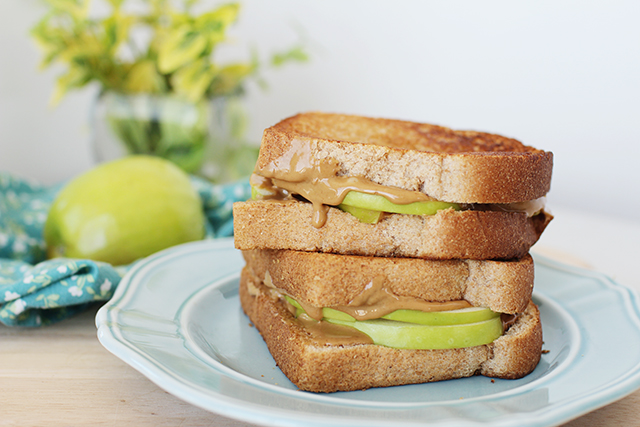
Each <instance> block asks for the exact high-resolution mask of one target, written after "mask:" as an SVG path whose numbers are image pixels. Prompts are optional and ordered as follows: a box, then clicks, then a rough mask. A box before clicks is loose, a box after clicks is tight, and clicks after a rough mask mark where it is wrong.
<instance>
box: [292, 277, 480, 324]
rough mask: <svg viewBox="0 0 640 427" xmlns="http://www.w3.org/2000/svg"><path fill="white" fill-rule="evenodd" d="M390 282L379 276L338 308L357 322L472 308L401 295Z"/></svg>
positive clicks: (309, 309) (314, 314)
mask: <svg viewBox="0 0 640 427" xmlns="http://www.w3.org/2000/svg"><path fill="white" fill-rule="evenodd" d="M385 283H386V280H385V278H384V277H382V276H379V277H376V278H374V279H373V280H372V281H371V282H369V283H368V284H367V285H366V286H365V288H364V290H363V291H362V292H361V293H360V294H359V295H357V296H356V297H355V298H354V299H353V300H351V301H349V303H348V304H345V305H337V306H334V307H331V308H334V309H336V310H338V311H342V312H343V313H347V314H349V315H350V316H352V317H354V318H355V319H356V320H370V319H379V318H381V317H382V316H384V315H386V314H389V313H393V312H394V311H396V310H419V311H449V310H459V309H462V308H468V307H472V305H471V304H470V303H469V302H467V301H465V300H456V301H446V302H433V301H425V300H423V299H420V298H414V297H407V296H398V295H395V294H394V293H393V292H391V290H389V289H387V288H386V287H385ZM298 304H300V306H301V307H302V309H303V310H304V311H305V312H306V313H307V314H308V315H309V317H311V318H313V319H316V320H321V319H322V318H323V314H322V307H314V306H312V305H309V304H305V303H303V302H301V301H298Z"/></svg>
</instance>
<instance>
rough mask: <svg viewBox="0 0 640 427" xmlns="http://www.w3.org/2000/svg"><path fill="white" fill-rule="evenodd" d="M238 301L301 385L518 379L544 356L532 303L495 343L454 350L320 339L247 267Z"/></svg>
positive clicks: (326, 387) (341, 387) (322, 388)
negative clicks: (480, 376) (323, 341)
mask: <svg viewBox="0 0 640 427" xmlns="http://www.w3.org/2000/svg"><path fill="white" fill-rule="evenodd" d="M250 288H251V292H250V291H249V289H250ZM240 302H241V304H242V307H243V309H244V311H245V313H246V314H247V315H248V316H249V319H250V320H251V321H252V322H253V324H254V325H255V326H256V328H257V329H258V331H259V332H260V334H261V335H262V337H263V339H264V340H265V342H266V344H267V347H268V348H269V351H270V352H271V354H272V356H273V358H274V359H275V361H276V363H277V365H278V367H279V368H280V369H281V370H282V372H283V373H284V374H285V375H286V376H287V377H288V378H289V379H290V380H291V381H292V382H293V383H294V384H295V385H296V386H298V387H299V388H300V389H301V390H307V391H312V392H333V391H349V390H360V389H367V388H370V387H387V386H394V385H402V384H415V383H423V382H431V381H440V380H447V379H453V378H462V377H468V376H472V375H475V374H479V373H480V374H483V375H490V376H495V377H499V378H519V377H522V376H524V375H527V374H528V373H529V372H531V371H532V370H533V369H534V368H535V366H536V365H537V364H538V361H539V360H540V354H541V348H542V330H541V326H540V322H539V312H538V309H537V307H536V306H535V305H534V304H533V303H529V305H528V307H527V309H526V311H525V315H524V316H522V317H521V318H519V320H518V321H517V322H516V324H515V325H514V326H512V327H511V328H510V329H509V330H508V331H507V332H506V334H505V335H503V336H502V337H500V338H498V339H497V340H496V341H494V342H493V343H491V344H487V345H482V346H476V347H470V348H465V349H453V350H398V349H392V348H388V347H384V346H379V345H373V344H359V345H327V344H325V345H323V344H321V343H318V342H317V341H315V340H313V339H312V338H311V336H310V335H309V334H308V333H307V332H306V331H305V329H304V328H303V327H302V326H301V324H300V323H298V322H297V320H296V319H295V318H294V317H293V316H292V315H291V313H290V312H289V311H288V310H287V309H286V308H285V306H284V304H283V303H282V301H281V300H280V299H278V298H276V297H274V296H273V295H271V294H270V293H269V292H267V291H266V287H265V286H264V285H262V284H261V283H257V282H256V281H255V279H253V278H252V276H251V274H250V273H249V271H248V270H247V269H245V270H243V272H242V275H241V279H240ZM485 366H486V368H485Z"/></svg>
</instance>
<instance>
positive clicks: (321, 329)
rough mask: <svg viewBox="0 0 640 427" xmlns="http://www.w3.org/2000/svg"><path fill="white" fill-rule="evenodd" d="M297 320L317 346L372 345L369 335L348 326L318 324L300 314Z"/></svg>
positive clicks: (326, 323) (327, 323)
mask: <svg viewBox="0 0 640 427" xmlns="http://www.w3.org/2000/svg"><path fill="white" fill-rule="evenodd" d="M297 320H298V321H299V322H300V323H301V324H302V326H304V328H305V330H306V331H307V332H309V334H310V336H311V338H312V339H313V340H314V341H316V342H317V343H318V344H329V345H355V344H373V340H372V339H371V338H370V337H369V335H367V334H364V333H362V332H360V331H358V330H357V329H355V328H350V327H349V326H342V325H334V324H333V323H329V322H318V321H316V320H315V319H312V318H311V317H310V316H307V315H305V314H301V315H300V316H298V318H297Z"/></svg>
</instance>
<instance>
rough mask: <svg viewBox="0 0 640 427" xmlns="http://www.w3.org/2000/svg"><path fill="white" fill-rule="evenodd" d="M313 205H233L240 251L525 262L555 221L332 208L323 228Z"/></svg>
mask: <svg viewBox="0 0 640 427" xmlns="http://www.w3.org/2000/svg"><path fill="white" fill-rule="evenodd" d="M312 213H313V212H312V206H311V204H310V203H304V202H298V201H284V202H282V201H278V202H275V201H248V202H238V203H235V204H234V205H233V217H234V241H235V246H236V248H238V249H242V250H251V249H265V248H266V249H292V250H299V251H309V252H313V251H319V252H328V253H340V254H348V255H366V256H398V257H412V258H428V259H457V258H460V259H513V258H521V257H523V256H525V255H526V254H527V253H528V252H529V248H530V247H531V246H532V245H533V244H534V243H535V242H536V241H537V240H538V238H539V237H540V234H541V233H542V231H543V230H544V228H545V227H546V226H547V224H548V223H549V221H550V220H551V218H552V217H551V216H550V215H548V214H546V213H544V212H543V213H542V214H539V215H536V216H534V217H531V218H527V215H526V214H524V213H513V212H496V211H454V210H451V209H447V210H443V211H439V212H438V213H436V214H435V215H430V216H426V215H401V214H389V215H386V216H385V217H384V218H383V219H382V220H381V221H379V222H378V223H377V224H364V223H361V222H359V221H358V220H357V219H356V218H355V217H354V216H352V215H351V214H348V213H346V212H343V211H341V210H339V209H336V208H330V209H329V213H328V215H327V222H326V223H325V225H324V226H323V227H321V228H315V227H314V226H313V225H312V220H311V218H312Z"/></svg>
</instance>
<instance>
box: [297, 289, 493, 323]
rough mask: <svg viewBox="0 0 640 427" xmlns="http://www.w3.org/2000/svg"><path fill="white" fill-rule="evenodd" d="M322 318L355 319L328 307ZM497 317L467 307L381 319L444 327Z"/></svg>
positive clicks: (395, 314)
mask: <svg viewBox="0 0 640 427" xmlns="http://www.w3.org/2000/svg"><path fill="white" fill-rule="evenodd" d="M285 298H286V299H287V301H289V303H290V304H292V305H293V306H294V307H296V309H297V310H298V311H297V312H296V315H300V314H301V313H304V309H303V308H302V306H301V305H300V304H299V303H298V302H297V301H296V300H294V299H293V298H291V297H289V296H286V297H285ZM322 316H323V317H324V318H326V319H336V320H344V321H347V322H355V321H356V319H355V318H354V317H352V316H351V315H349V314H347V313H345V312H342V311H340V310H336V309H333V308H329V307H325V308H323V309H322ZM499 316H500V313H496V312H495V311H492V310H490V309H488V308H482V307H468V308H461V309H459V310H448V311H420V310H396V311H394V312H392V313H389V314H386V315H384V316H382V318H383V319H388V320H395V321H397V322H405V323H415V324H418V325H431V326H445V325H462V324H465V323H475V322H481V321H483V320H489V319H493V318H495V317H499Z"/></svg>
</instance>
